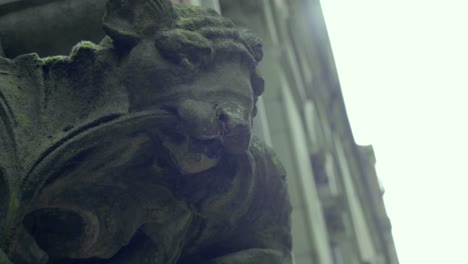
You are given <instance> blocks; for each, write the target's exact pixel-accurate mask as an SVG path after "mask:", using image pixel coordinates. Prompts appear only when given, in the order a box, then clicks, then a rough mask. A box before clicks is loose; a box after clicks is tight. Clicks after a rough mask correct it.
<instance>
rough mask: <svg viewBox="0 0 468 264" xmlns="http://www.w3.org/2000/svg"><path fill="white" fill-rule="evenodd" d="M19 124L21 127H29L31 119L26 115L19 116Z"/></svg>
mask: <svg viewBox="0 0 468 264" xmlns="http://www.w3.org/2000/svg"><path fill="white" fill-rule="evenodd" d="M18 122H19V123H20V124H21V125H28V124H29V118H28V117H27V116H26V115H22V114H20V115H18Z"/></svg>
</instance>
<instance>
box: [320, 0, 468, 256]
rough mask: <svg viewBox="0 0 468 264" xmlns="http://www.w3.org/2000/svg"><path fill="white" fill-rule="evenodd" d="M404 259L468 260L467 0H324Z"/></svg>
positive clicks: (344, 80) (345, 82) (356, 122)
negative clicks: (374, 155) (372, 146)
mask: <svg viewBox="0 0 468 264" xmlns="http://www.w3.org/2000/svg"><path fill="white" fill-rule="evenodd" d="M321 2H322V6H323V9H324V13H325V17H326V22H327V27H328V30H329V34H330V38H331V41H332V47H333V51H334V55H335V60H336V63H337V67H338V71H339V76H340V81H341V85H342V89H343V93H344V96H345V100H346V107H347V109H348V115H349V117H350V121H351V125H352V128H353V132H354V135H355V138H356V141H357V143H359V144H373V145H374V149H375V152H376V155H377V170H378V174H379V177H380V179H381V180H382V182H383V185H384V187H385V190H386V191H385V195H384V199H385V203H386V206H387V210H388V213H389V215H390V218H391V220H392V224H393V235H394V239H395V243H396V247H397V251H398V254H399V258H400V263H401V264H468V254H467V251H468V242H467V239H468V206H467V204H468V161H467V160H466V159H467V157H468V155H467V154H466V153H467V151H468V139H467V138H468V120H467V119H468V118H467V115H468V1H466V0H459V1H455V0H445V1H441V0H438V1H433V0H425V1H417V0H392V1H390V0H387V1H384V0H373V1H371V0H355V1H350V0H322V1H321Z"/></svg>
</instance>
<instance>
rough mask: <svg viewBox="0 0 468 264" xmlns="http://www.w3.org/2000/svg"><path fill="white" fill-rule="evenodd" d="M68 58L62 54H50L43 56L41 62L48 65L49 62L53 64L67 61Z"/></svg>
mask: <svg viewBox="0 0 468 264" xmlns="http://www.w3.org/2000/svg"><path fill="white" fill-rule="evenodd" d="M66 59H68V57H67V56H62V55H59V56H50V57H45V58H41V62H42V64H43V65H47V64H53V63H56V62H59V61H65V60H66Z"/></svg>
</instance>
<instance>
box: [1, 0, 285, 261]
mask: <svg viewBox="0 0 468 264" xmlns="http://www.w3.org/2000/svg"><path fill="white" fill-rule="evenodd" d="M103 23H104V29H105V32H106V33H107V35H108V36H107V37H106V38H104V39H103V40H102V42H101V43H99V44H93V43H90V42H82V43H79V44H78V45H77V46H76V47H75V48H74V49H73V50H72V52H71V54H70V56H60V57H48V58H39V57H38V56H37V55H36V54H26V55H22V56H19V57H17V58H16V59H14V60H8V59H5V58H1V57H0V150H1V151H0V260H2V259H4V260H2V261H4V262H7V261H8V262H10V261H11V263H14V264H22V263H24V264H30V263H41V264H42V263H54V264H67V263H68V264H70V263H106V264H114V263H122V264H124V263H125V264H133V263H135V264H136V263H138V264H140V263H290V256H289V254H290V249H291V239H290V230H289V214H290V207H289V203H288V199H287V193H286V187H285V183H284V176H285V173H284V171H283V169H282V167H281V165H280V164H279V161H278V160H277V159H276V157H275V156H274V154H273V153H272V152H271V151H270V150H269V149H268V148H266V147H265V146H264V145H263V144H262V143H260V142H258V141H257V140H256V139H252V136H251V129H252V118H253V117H254V116H255V111H256V110H255V102H256V100H257V97H258V96H259V95H260V94H261V93H262V92H263V86H264V84H263V79H262V78H261V76H260V74H259V73H258V71H257V64H258V63H259V61H260V60H261V59H262V51H261V42H260V41H259V40H258V39H257V38H256V37H254V36H253V35H251V34H249V33H246V32H240V31H238V30H237V29H236V28H235V26H234V25H233V24H232V23H231V22H230V21H229V20H227V19H225V18H223V17H221V16H219V15H218V14H217V13H216V12H215V11H213V10H206V9H202V8H199V7H193V6H177V5H173V4H171V2H170V1H164V0H128V1H124V0H110V1H109V2H108V4H107V13H106V15H105V17H104V20H103ZM2 263H3V262H2Z"/></svg>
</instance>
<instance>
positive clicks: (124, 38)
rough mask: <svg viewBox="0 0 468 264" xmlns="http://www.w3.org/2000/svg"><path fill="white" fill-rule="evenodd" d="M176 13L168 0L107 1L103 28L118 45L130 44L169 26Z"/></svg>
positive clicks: (172, 22) (132, 44) (134, 43)
mask: <svg viewBox="0 0 468 264" xmlns="http://www.w3.org/2000/svg"><path fill="white" fill-rule="evenodd" d="M176 18H177V15H176V12H175V9H174V7H173V5H172V2H171V1H169V0H109V1H108V2H107V6H106V13H105V15H104V18H103V27H104V31H105V32H106V34H107V35H108V36H110V37H111V38H112V39H113V40H114V42H115V43H116V44H118V45H122V46H134V45H136V43H138V41H139V40H140V39H142V38H145V37H153V36H154V34H155V32H156V31H157V30H161V29H165V28H171V27H172V25H173V24H174V21H175V20H176Z"/></svg>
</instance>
